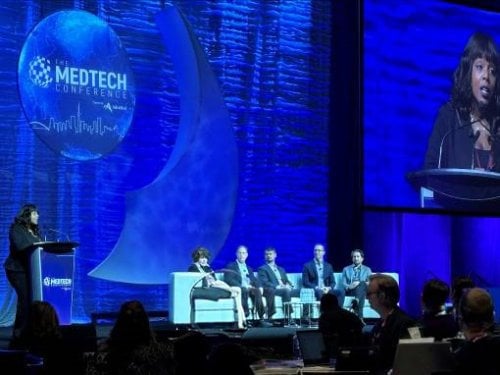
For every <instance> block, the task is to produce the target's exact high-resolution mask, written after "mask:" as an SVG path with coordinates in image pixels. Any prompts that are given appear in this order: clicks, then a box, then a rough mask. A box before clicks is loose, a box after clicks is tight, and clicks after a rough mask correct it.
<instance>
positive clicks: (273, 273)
mask: <svg viewBox="0 0 500 375" xmlns="http://www.w3.org/2000/svg"><path fill="white" fill-rule="evenodd" d="M276 257H277V254H276V249H275V248H274V247H268V248H267V249H266V250H265V252H264V258H265V261H266V264H264V265H263V266H261V267H260V268H259V271H258V272H259V281H260V283H261V285H262V286H263V287H264V295H265V296H269V297H270V296H273V298H266V302H267V303H268V305H267V312H268V317H269V318H271V317H272V316H273V315H274V314H275V313H276V306H275V304H274V295H277V296H280V297H281V300H282V302H283V306H285V307H286V308H284V309H283V313H284V315H285V316H290V314H291V313H292V312H293V309H292V308H291V307H290V308H288V307H289V306H288V305H285V303H287V302H290V301H291V300H292V297H298V296H299V294H300V291H299V290H298V289H295V288H294V286H293V285H292V283H291V282H290V280H288V276H287V274H286V272H285V269H284V268H283V267H280V266H278V265H277V264H276Z"/></svg>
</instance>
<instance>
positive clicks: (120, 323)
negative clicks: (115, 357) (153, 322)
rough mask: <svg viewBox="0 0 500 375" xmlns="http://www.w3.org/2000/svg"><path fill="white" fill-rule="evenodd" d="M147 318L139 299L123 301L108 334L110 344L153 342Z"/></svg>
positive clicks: (133, 344) (143, 343) (147, 343)
mask: <svg viewBox="0 0 500 375" xmlns="http://www.w3.org/2000/svg"><path fill="white" fill-rule="evenodd" d="M154 341H155V340H154V335H153V331H152V329H151V326H150V325H149V318H148V314H147V313H146V310H145V309H144V306H143V305H142V303H141V302H139V301H135V300H134V301H127V302H124V303H123V304H122V306H121V308H120V312H119V314H118V318H117V320H116V323H115V325H114V326H113V328H112V330H111V334H110V345H111V346H113V345H117V346H122V347H123V346H127V347H138V346H140V345H149V344H150V343H152V342H154Z"/></svg>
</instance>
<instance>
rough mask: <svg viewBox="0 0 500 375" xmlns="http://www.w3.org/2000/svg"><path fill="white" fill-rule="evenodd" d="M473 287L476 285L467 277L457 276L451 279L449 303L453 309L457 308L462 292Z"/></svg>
mask: <svg viewBox="0 0 500 375" xmlns="http://www.w3.org/2000/svg"><path fill="white" fill-rule="evenodd" d="M475 286H476V284H475V283H474V281H473V280H472V279H471V278H470V277H469V276H457V277H455V278H454V279H453V282H452V284H451V302H452V304H453V306H454V307H455V309H456V308H458V304H459V302H460V299H461V298H462V294H463V292H464V290H466V289H469V288H474V287H475Z"/></svg>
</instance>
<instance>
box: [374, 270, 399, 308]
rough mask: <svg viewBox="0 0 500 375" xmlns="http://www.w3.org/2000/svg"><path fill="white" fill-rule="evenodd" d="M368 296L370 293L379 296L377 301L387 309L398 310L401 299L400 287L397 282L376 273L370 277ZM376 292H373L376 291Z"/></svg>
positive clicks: (387, 276)
mask: <svg viewBox="0 0 500 375" xmlns="http://www.w3.org/2000/svg"><path fill="white" fill-rule="evenodd" d="M369 281H370V283H369V287H368V289H369V290H368V292H367V296H369V295H370V293H373V294H376V295H377V300H378V302H379V303H380V305H382V306H383V307H385V308H386V309H393V308H396V307H397V305H398V302H399V298H400V291H399V285H398V283H397V282H396V280H395V279H394V278H393V277H391V276H389V275H384V274H382V273H374V274H371V275H370V277H369ZM375 288H376V290H372V289H375Z"/></svg>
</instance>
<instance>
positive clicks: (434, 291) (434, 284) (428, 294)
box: [422, 279, 450, 312]
mask: <svg viewBox="0 0 500 375" xmlns="http://www.w3.org/2000/svg"><path fill="white" fill-rule="evenodd" d="M449 295H450V287H449V286H448V284H446V283H445V282H444V281H443V280H439V279H431V280H428V281H427V282H426V283H425V284H424V287H423V290H422V302H423V303H424V305H425V307H426V309H428V310H429V311H432V312H438V311H440V309H441V308H442V307H443V306H444V304H445V303H446V300H447V299H448V296H449Z"/></svg>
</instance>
